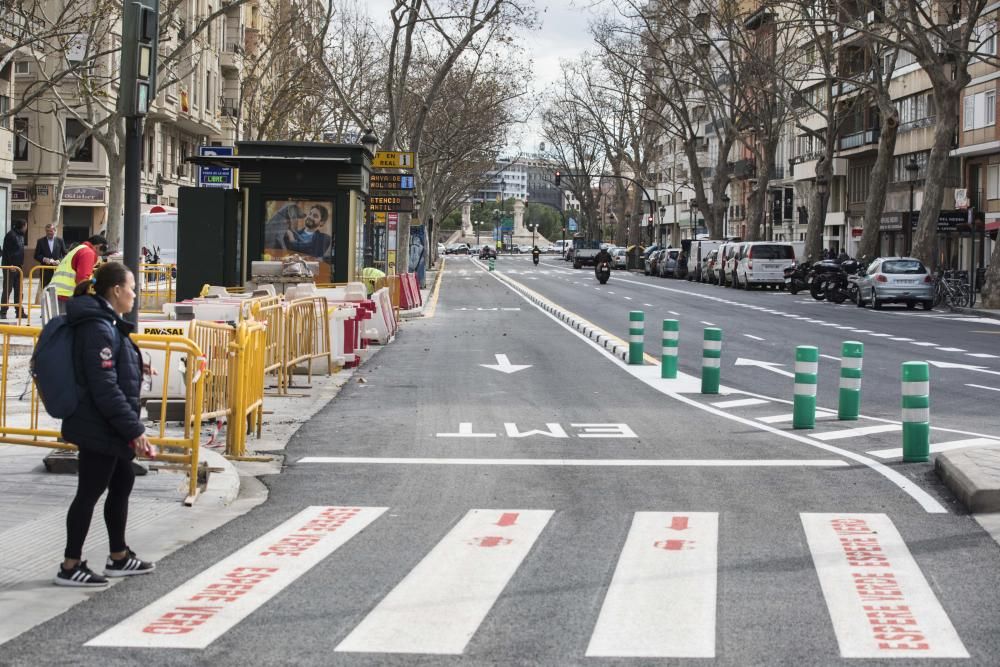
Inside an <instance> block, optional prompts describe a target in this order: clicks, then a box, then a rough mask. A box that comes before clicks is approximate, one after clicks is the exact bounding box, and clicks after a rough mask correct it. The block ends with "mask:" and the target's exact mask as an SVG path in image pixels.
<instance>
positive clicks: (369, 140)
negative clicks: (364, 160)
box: [361, 127, 378, 157]
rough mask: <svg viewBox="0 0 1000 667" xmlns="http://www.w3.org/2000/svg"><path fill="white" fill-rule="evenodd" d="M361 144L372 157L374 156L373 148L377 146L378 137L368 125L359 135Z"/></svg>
mask: <svg viewBox="0 0 1000 667" xmlns="http://www.w3.org/2000/svg"><path fill="white" fill-rule="evenodd" d="M361 145H362V146H364V147H365V150H366V151H368V152H369V153H371V154H372V157H375V149H377V148H378V137H377V136H375V130H373V129H372V128H370V127H369V128H367V129H366V130H365V133H364V134H363V135H362V136H361Z"/></svg>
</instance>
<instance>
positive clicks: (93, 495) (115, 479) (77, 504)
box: [63, 449, 135, 560]
mask: <svg viewBox="0 0 1000 667" xmlns="http://www.w3.org/2000/svg"><path fill="white" fill-rule="evenodd" d="M79 470H80V472H79V475H78V476H77V486H76V497H75V498H73V502H72V503H71V504H70V506H69V513H68V514H67V515H66V552H65V553H64V554H63V555H64V556H65V557H66V558H71V559H74V560H79V559H80V557H81V554H82V553H83V542H84V540H86V539H87V531H89V530H90V520H91V518H92V517H93V516H94V506H95V505H97V501H98V500H99V499H100V497H101V494H102V493H104V491H105V489H107V491H108V497H107V498H106V499H105V501H104V523H106V524H107V526H108V542H109V544H110V547H111V549H110V550H111V552H112V553H114V552H116V551H124V550H125V549H126V548H127V546H126V544H125V523H126V521H128V497H129V494H131V493H132V484H133V483H135V472H134V471H133V470H132V462H131V461H127V460H125V459H123V458H120V457H117V456H107V455H104V454H95V453H94V452H88V451H86V450H83V449H81V450H80V467H79Z"/></svg>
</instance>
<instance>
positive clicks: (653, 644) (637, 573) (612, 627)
mask: <svg viewBox="0 0 1000 667" xmlns="http://www.w3.org/2000/svg"><path fill="white" fill-rule="evenodd" d="M718 545H719V515H718V514H716V513H715V512H688V513H680V512H636V513H635V515H634V516H633V518H632V527H631V528H630V529H629V532H628V537H627V538H626V539H625V546H624V547H622V551H621V554H620V555H619V557H618V564H617V565H616V566H615V573H614V576H613V577H612V579H611V584H610V585H609V586H608V592H607V595H605V596H604V604H603V605H601V613H600V616H598V618H597V624H596V626H595V627H594V633H593V634H592V635H591V637H590V644H589V645H588V646H587V653H586V655H587V656H588V657H632V658H713V657H715V624H716V590H717V586H718V581H717V578H718V560H719V554H718Z"/></svg>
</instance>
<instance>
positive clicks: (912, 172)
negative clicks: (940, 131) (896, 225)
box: [903, 155, 920, 257]
mask: <svg viewBox="0 0 1000 667" xmlns="http://www.w3.org/2000/svg"><path fill="white" fill-rule="evenodd" d="M919 171H920V165H919V164H917V156H916V155H911V156H910V161H909V162H907V163H906V174H907V180H908V181H910V212H909V214H907V216H906V224H905V225H904V226H903V254H904V255H906V256H907V257H909V255H910V246H911V245H912V243H913V186H914V185H915V184H916V182H917V173H918V172H919Z"/></svg>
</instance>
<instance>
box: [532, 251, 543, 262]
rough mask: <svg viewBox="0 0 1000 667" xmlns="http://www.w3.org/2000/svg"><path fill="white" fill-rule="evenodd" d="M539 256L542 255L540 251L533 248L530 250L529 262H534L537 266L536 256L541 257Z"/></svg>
mask: <svg viewBox="0 0 1000 667" xmlns="http://www.w3.org/2000/svg"><path fill="white" fill-rule="evenodd" d="M541 254H542V251H541V250H539V249H538V246H535V247H534V248H532V249H531V261H532V262H534V263H535V264H536V265H537V264H538V256H539V255H541Z"/></svg>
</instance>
